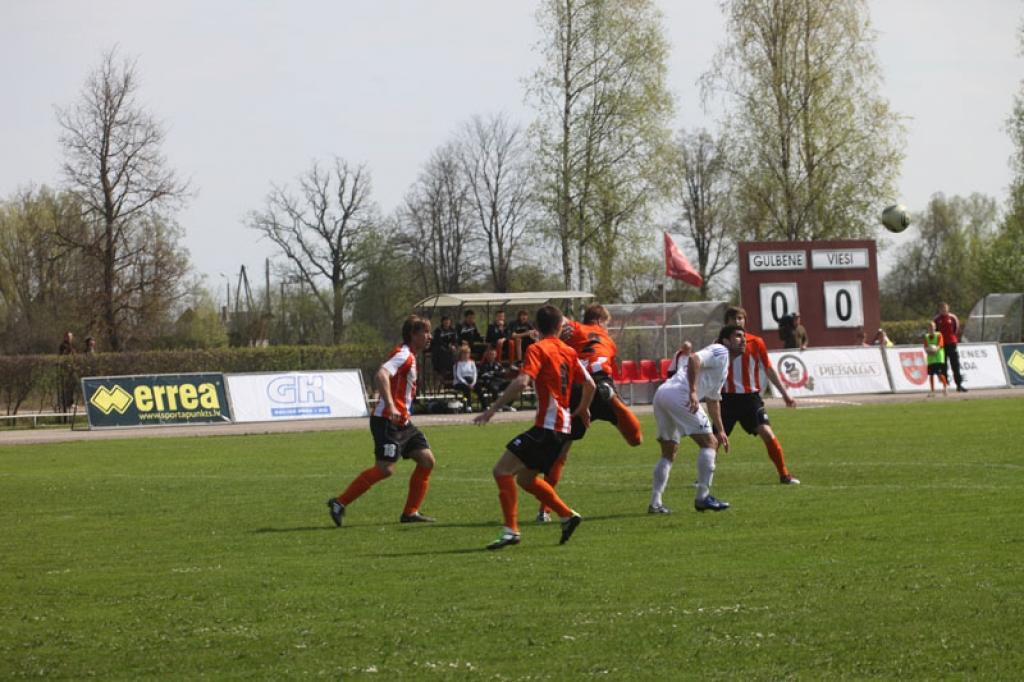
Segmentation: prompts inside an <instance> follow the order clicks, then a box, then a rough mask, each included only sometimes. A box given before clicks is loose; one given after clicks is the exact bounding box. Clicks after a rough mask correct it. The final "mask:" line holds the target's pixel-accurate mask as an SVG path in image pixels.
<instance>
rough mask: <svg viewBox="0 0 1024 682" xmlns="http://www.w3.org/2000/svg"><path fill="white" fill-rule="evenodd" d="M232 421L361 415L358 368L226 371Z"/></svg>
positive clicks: (362, 402) (362, 400) (363, 402)
mask: <svg viewBox="0 0 1024 682" xmlns="http://www.w3.org/2000/svg"><path fill="white" fill-rule="evenodd" d="M225 379H226V380H227V382H228V392H229V393H230V394H231V408H232V415H233V416H234V420H235V421H236V422H266V421H281V420H289V419H329V418H337V417H365V416H367V415H368V414H369V412H368V411H367V409H366V396H365V394H364V392H363V379H362V374H360V373H359V370H355V369H351V370H331V371H323V372H287V373H260V374H228V375H226V376H225Z"/></svg>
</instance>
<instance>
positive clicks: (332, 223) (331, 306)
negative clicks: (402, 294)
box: [248, 158, 379, 343]
mask: <svg viewBox="0 0 1024 682" xmlns="http://www.w3.org/2000/svg"><path fill="white" fill-rule="evenodd" d="M298 182H299V190H298V194H297V195H296V194H293V193H292V192H291V191H290V190H289V189H287V188H284V187H277V186H274V187H273V189H272V190H271V192H270V194H269V195H268V196H267V201H266V207H265V208H264V209H263V210H262V211H257V212H254V213H252V214H250V216H249V220H248V223H249V227H251V228H253V229H255V230H258V231H260V232H262V233H263V235H264V236H266V237H267V238H268V239H270V240H271V241H272V242H274V244H276V245H277V246H278V248H279V249H280V250H281V253H282V254H283V255H284V256H285V258H286V259H287V267H288V268H289V269H290V270H292V271H294V274H295V276H296V277H297V278H298V279H299V280H300V281H301V282H303V283H305V284H306V285H307V286H309V288H310V289H311V290H312V292H313V295H314V296H315V297H316V300H317V301H319V303H320V306H321V308H322V309H323V310H324V312H325V313H326V314H327V315H328V316H329V317H330V318H331V333H332V337H333V339H334V342H335V343H338V342H339V341H341V339H342V335H343V333H344V330H345V309H346V307H347V306H348V303H349V298H350V296H351V295H352V292H353V291H354V290H355V289H356V288H358V286H359V285H360V284H361V283H362V281H363V278H364V277H365V274H366V264H367V249H368V248H369V246H370V240H371V238H372V235H373V234H374V229H375V227H376V226H377V224H378V222H379V214H378V210H377V207H376V205H375V204H374V203H373V201H372V200H371V198H370V189H371V188H370V174H369V171H367V170H366V167H365V166H351V165H349V164H348V163H347V162H346V161H344V160H343V159H340V158H335V160H334V169H333V172H331V171H324V170H323V169H322V168H321V167H320V165H319V164H317V163H314V164H313V166H312V167H311V168H310V169H309V170H308V171H306V172H305V173H304V174H303V175H301V176H300V177H299V179H298Z"/></svg>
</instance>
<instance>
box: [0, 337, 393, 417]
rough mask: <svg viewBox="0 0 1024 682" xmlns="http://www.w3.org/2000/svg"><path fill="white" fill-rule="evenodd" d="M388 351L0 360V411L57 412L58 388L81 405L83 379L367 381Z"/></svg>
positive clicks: (352, 348) (224, 351)
mask: <svg viewBox="0 0 1024 682" xmlns="http://www.w3.org/2000/svg"><path fill="white" fill-rule="evenodd" d="M388 350H389V347H386V346H381V345H379V344H342V345H337V346H271V347H267V348H217V349H210V350H170V351H148V352H140V353H96V354H93V355H85V354H79V355H7V356H0V401H2V403H0V406H2V408H3V409H4V410H5V412H6V414H17V411H18V409H20V408H26V407H27V408H29V409H32V410H44V411H45V410H57V409H58V407H59V398H58V394H59V392H60V389H61V387H62V386H64V387H66V389H65V390H74V395H75V400H76V401H77V402H78V403H79V404H81V400H82V395H81V381H80V380H81V378H82V377H89V376H121V375H131V374H185V373H188V372H238V373H241V372H292V371H300V370H307V371H313V370H326V369H359V370H362V372H363V378H364V380H369V378H370V377H371V376H372V374H373V373H374V372H376V371H377V368H378V367H380V363H381V361H382V360H383V359H384V357H385V356H386V354H387V352H388Z"/></svg>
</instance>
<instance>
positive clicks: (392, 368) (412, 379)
mask: <svg viewBox="0 0 1024 682" xmlns="http://www.w3.org/2000/svg"><path fill="white" fill-rule="evenodd" d="M381 367H382V368H383V369H384V371H386V372H387V373H388V374H390V375H391V379H389V384H390V385H391V399H392V400H393V401H394V403H395V407H396V408H397V409H398V414H400V415H402V423H403V424H408V423H409V407H410V406H411V405H412V401H413V398H415V397H416V354H415V353H413V352H412V350H411V349H410V348H409V346H407V345H405V344H403V345H401V346H399V347H398V348H395V349H394V350H393V351H391V355H389V356H388V359H387V360H385V361H384V364H383V365H381ZM373 416H374V417H384V418H385V419H390V418H391V410H389V409H388V405H387V401H386V400H384V398H383V396H381V399H380V400H378V401H377V406H376V407H375V408H374V409H373Z"/></svg>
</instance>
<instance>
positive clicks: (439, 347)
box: [430, 315, 459, 380]
mask: <svg viewBox="0 0 1024 682" xmlns="http://www.w3.org/2000/svg"><path fill="white" fill-rule="evenodd" d="M433 337H434V338H433V339H432V340H431V342H430V361H431V363H432V364H433V366H434V371H435V372H437V374H439V375H440V376H441V378H442V379H445V380H448V379H451V369H452V364H453V363H454V362H455V349H456V348H457V347H458V340H459V333H458V331H457V330H456V329H455V327H454V326H453V325H452V318H450V317H448V316H447V315H445V316H443V317H442V318H441V326H440V327H438V328H437V329H436V330H435V331H434V333H433Z"/></svg>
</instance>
